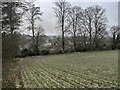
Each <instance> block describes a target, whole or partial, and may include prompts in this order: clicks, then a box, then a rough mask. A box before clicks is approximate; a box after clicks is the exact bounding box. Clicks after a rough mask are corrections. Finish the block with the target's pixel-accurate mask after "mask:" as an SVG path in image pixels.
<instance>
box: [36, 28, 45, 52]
mask: <svg viewBox="0 0 120 90" xmlns="http://www.w3.org/2000/svg"><path fill="white" fill-rule="evenodd" d="M43 34H44V29H43V28H42V26H38V27H37V28H36V33H35V36H36V37H35V50H36V52H37V51H39V43H40V36H41V35H43Z"/></svg>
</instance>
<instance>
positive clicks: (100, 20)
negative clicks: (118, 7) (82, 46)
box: [93, 5, 107, 48]
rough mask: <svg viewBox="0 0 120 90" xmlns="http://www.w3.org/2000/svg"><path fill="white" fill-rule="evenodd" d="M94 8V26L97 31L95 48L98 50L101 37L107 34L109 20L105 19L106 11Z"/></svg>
mask: <svg viewBox="0 0 120 90" xmlns="http://www.w3.org/2000/svg"><path fill="white" fill-rule="evenodd" d="M93 8H94V10H93V17H94V21H93V24H94V29H95V37H94V43H95V47H96V48H98V43H99V36H101V35H102V34H105V33H106V22H107V18H106V17H105V9H103V8H102V7H101V6H98V5H97V6H94V7H93Z"/></svg>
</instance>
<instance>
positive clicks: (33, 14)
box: [24, 2, 42, 50]
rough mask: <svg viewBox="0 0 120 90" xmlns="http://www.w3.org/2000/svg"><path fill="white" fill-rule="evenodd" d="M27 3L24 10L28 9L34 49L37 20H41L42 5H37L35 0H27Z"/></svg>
mask: <svg viewBox="0 0 120 90" xmlns="http://www.w3.org/2000/svg"><path fill="white" fill-rule="evenodd" d="M25 4H26V7H24V10H25V11H26V15H27V20H28V21H29V23H30V25H29V26H28V29H29V30H31V31H32V40H33V50H35V30H36V28H35V21H36V20H41V18H40V16H41V15H42V12H41V10H40V7H36V6H35V4H34V3H33V2H25Z"/></svg>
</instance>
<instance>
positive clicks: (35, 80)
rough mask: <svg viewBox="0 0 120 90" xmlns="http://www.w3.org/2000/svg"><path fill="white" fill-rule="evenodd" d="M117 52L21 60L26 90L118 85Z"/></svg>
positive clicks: (71, 54)
mask: <svg viewBox="0 0 120 90" xmlns="http://www.w3.org/2000/svg"><path fill="white" fill-rule="evenodd" d="M117 60H118V51H95V52H80V53H70V54H62V55H48V56H35V57H26V58H22V59H21V75H22V81H23V85H24V88H83V87H88V88H96V87H98V88H109V87H116V86H117V75H118V74H117V70H118V66H117V65H118V62H117Z"/></svg>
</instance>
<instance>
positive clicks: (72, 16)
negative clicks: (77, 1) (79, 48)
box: [68, 6, 81, 51]
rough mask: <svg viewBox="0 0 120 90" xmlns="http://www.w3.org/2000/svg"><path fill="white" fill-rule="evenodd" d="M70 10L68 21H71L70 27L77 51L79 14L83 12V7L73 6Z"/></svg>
mask: <svg viewBox="0 0 120 90" xmlns="http://www.w3.org/2000/svg"><path fill="white" fill-rule="evenodd" d="M69 12H70V13H69V19H68V22H70V23H71V27H72V29H71V28H70V33H71V34H72V35H73V43H74V50H75V51H76V36H77V31H78V27H79V26H78V24H79V22H78V15H79V13H80V12H81V8H80V7H77V6H74V7H71V9H70V11H69ZM79 28H80V27H79Z"/></svg>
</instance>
